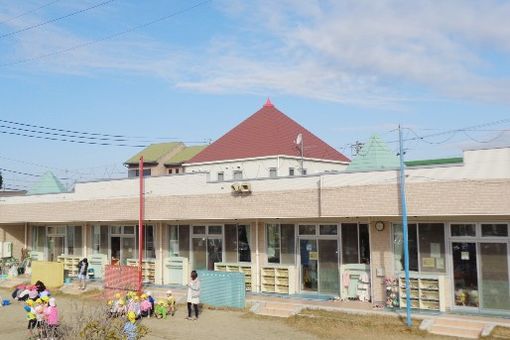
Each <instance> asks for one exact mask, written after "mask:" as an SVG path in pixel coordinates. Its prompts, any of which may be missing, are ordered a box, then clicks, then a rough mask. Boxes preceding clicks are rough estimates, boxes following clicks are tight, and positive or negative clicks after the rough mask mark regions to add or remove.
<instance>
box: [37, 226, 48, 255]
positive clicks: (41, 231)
mask: <svg viewBox="0 0 510 340" xmlns="http://www.w3.org/2000/svg"><path fill="white" fill-rule="evenodd" d="M45 249H46V227H43V226H39V227H37V243H36V251H39V252H44V251H45Z"/></svg>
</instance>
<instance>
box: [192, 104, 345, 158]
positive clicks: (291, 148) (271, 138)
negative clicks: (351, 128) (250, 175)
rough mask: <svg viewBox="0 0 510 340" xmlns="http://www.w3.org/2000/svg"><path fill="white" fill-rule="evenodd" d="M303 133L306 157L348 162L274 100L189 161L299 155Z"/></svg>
mask: <svg viewBox="0 0 510 340" xmlns="http://www.w3.org/2000/svg"><path fill="white" fill-rule="evenodd" d="M300 133H301V134H302V135H303V144H304V156H305V157H306V158H318V159H327V160H333V161H344V162H348V161H349V159H348V158H347V157H345V156H344V155H343V154H341V153H340V152H338V151H337V150H335V149H334V148H332V147H331V146H329V145H328V144H326V143H325V142H324V141H322V140H321V139H319V138H318V137H317V136H315V135H314V134H313V133H311V132H310V131H308V130H307V129H305V128H304V127H302V126H301V125H299V124H298V123H296V122H295V121H294V120H292V119H291V118H289V117H288V116H286V115H285V114H284V113H282V112H281V111H279V110H278V109H277V108H276V107H274V105H273V104H272V103H271V101H270V100H269V98H268V100H267V102H266V104H265V105H264V106H263V107H262V109H260V110H259V111H257V112H255V113H254V114H253V115H251V116H250V117H248V118H247V119H246V120H244V121H243V122H241V123H240V124H239V125H237V126H236V127H235V128H233V129H232V130H230V131H229V132H227V133H226V134H225V135H223V136H222V137H221V138H220V139H218V140H216V141H215V142H214V143H212V144H211V145H209V146H208V147H207V148H205V149H204V150H203V151H202V152H200V153H199V154H197V155H196V156H195V157H193V158H192V159H191V160H190V161H189V162H188V163H202V162H214V161H223V160H231V159H243V158H253V157H264V156H276V155H287V156H296V157H298V156H300V148H299V147H298V146H297V145H296V137H297V136H298V134H300Z"/></svg>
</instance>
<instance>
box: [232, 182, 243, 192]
mask: <svg viewBox="0 0 510 340" xmlns="http://www.w3.org/2000/svg"><path fill="white" fill-rule="evenodd" d="M230 187H231V188H232V191H233V192H241V184H239V183H234V184H232V185H231V186H230Z"/></svg>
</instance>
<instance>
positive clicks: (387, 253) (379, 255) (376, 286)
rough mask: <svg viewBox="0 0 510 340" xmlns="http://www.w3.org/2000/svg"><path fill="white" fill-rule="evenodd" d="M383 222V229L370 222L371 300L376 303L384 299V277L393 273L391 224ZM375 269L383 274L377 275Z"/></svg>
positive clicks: (382, 301)
mask: <svg viewBox="0 0 510 340" xmlns="http://www.w3.org/2000/svg"><path fill="white" fill-rule="evenodd" d="M384 224H385V227H384V230H383V231H377V230H376V229H375V222H372V223H370V250H371V253H370V271H371V275H372V292H373V295H374V296H373V301H374V302H376V303H384V300H385V296H386V292H385V287H384V278H385V277H391V276H393V275H394V272H393V268H394V266H393V249H392V240H391V224H390V222H385V223H384ZM377 269H380V270H382V273H383V276H378V275H377Z"/></svg>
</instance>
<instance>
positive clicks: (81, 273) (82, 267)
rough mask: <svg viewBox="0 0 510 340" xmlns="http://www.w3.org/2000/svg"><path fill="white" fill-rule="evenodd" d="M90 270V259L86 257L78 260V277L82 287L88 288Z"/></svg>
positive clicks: (82, 288)
mask: <svg viewBox="0 0 510 340" xmlns="http://www.w3.org/2000/svg"><path fill="white" fill-rule="evenodd" d="M88 270H89V260H88V259H87V258H84V259H83V260H81V261H80V262H78V279H79V280H80V289H81V290H85V288H87V273H88Z"/></svg>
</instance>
